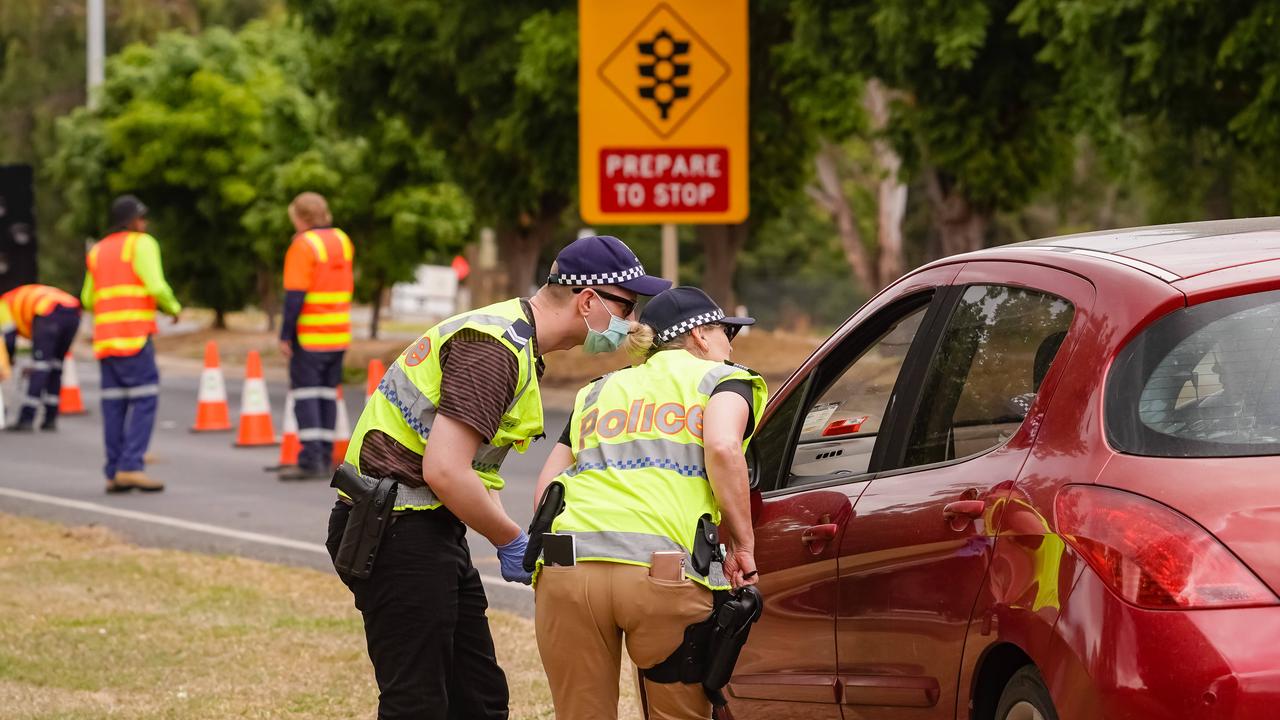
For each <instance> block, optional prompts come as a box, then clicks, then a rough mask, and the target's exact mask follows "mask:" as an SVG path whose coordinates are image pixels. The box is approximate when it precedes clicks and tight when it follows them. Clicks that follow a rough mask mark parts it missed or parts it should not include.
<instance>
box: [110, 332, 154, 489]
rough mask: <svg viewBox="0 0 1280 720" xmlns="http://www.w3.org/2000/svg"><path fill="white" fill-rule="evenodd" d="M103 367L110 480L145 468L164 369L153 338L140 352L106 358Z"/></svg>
mask: <svg viewBox="0 0 1280 720" xmlns="http://www.w3.org/2000/svg"><path fill="white" fill-rule="evenodd" d="M99 364H100V367H101V368H102V439H103V441H104V442H105V444H106V446H107V464H106V465H105V466H104V467H103V468H102V472H103V474H105V475H106V477H107V479H108V480H111V479H113V478H115V476H116V471H118V470H129V471H132V470H142V469H143V468H144V467H145V463H144V462H143V460H142V456H144V455H146V454H147V445H149V444H150V443H151V431H152V429H153V428H155V424H156V405H157V403H158V401H159V396H160V370H159V369H158V368H156V348H155V346H154V345H152V343H151V341H150V340H147V344H146V345H144V346H142V349H141V350H139V351H138V353H137V354H136V355H130V356H128V357H105V358H102V360H101V361H100V363H99Z"/></svg>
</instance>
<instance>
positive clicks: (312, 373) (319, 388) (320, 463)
mask: <svg viewBox="0 0 1280 720" xmlns="http://www.w3.org/2000/svg"><path fill="white" fill-rule="evenodd" d="M343 355H344V353H343V351H341V350H338V351H335V352H311V351H309V350H304V349H303V348H302V347H301V346H300V345H298V343H297V342H294V344H293V357H291V358H290V359H289V389H290V390H291V391H292V392H293V413H294V416H295V417H296V418H297V419H298V441H299V442H301V443H302V451H301V452H299V453H298V465H299V466H300V467H304V468H308V469H311V470H318V471H324V472H325V473H328V472H329V469H330V468H331V466H332V465H333V458H332V455H333V440H334V437H333V431H334V425H335V424H336V423H337V420H338V404H337V399H338V385H339V384H341V383H342V356H343Z"/></svg>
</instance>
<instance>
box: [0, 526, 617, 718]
mask: <svg viewBox="0 0 1280 720" xmlns="http://www.w3.org/2000/svg"><path fill="white" fill-rule="evenodd" d="M0 606H2V607H3V608H4V622H3V623H0V708H3V710H0V715H3V716H4V717H5V718H13V719H14V720H18V719H24V720H27V719H34V718H42V719H43V718H50V719H52V718H58V719H59V720H63V719H67V720H79V719H82V718H107V717H109V718H121V719H131V718H175V719H176V718H184V719H186V718H315V719H318V720H324V719H326V718H344V719H345V718H351V717H372V716H373V715H374V714H375V707H376V703H377V687H376V686H375V685H374V682H373V668H372V666H371V665H370V664H369V659H368V656H367V655H366V654H365V646H364V633H363V630H362V628H361V624H360V616H359V614H358V613H357V612H356V610H355V609H354V608H353V607H352V604H351V597H350V594H349V593H348V592H347V590H346V588H345V587H343V586H342V584H341V583H340V582H338V580H337V578H335V577H333V576H332V575H331V574H327V573H321V572H316V571H314V570H306V569H299V568H290V567H282V566H278V565H272V564H269V563H263V562H258V561H255V560H247V559H244V558H236V557H213V556H207V555H198V554H192V553H183V552H177V551H169V550H152V549H144V548H138V547H135V546H132V545H129V544H127V543H125V542H123V541H122V540H121V539H120V538H119V537H118V536H116V535H114V534H112V533H111V532H110V531H107V530H105V529H103V528H99V527H92V526H91V527H65V526H61V525H56V524H52V523H48V522H43V521H39V520H32V519H28V518H21V517H15V516H12V515H2V514H0ZM490 622H491V624H492V626H493V632H494V639H495V642H496V643H497V647H498V659H499V662H500V663H501V664H502V667H503V669H504V670H505V671H506V673H507V679H508V683H509V685H510V688H511V717H512V718H551V717H553V715H554V713H553V712H552V708H551V698H550V694H549V693H548V691H547V685H546V679H545V677H544V676H543V674H542V667H541V665H540V663H539V660H538V652H537V646H536V644H535V641H534V634H533V623H532V622H531V621H530V620H527V619H524V618H521V617H517V616H514V615H510V614H508V613H503V612H496V611H491V612H490ZM623 676H624V677H627V675H626V673H624V675H623ZM622 684H623V693H624V701H623V707H622V708H621V712H622V716H623V717H634V716H635V714H636V713H635V709H634V707H635V706H634V692H632V691H631V688H630V687H629V686H630V682H623V683H622Z"/></svg>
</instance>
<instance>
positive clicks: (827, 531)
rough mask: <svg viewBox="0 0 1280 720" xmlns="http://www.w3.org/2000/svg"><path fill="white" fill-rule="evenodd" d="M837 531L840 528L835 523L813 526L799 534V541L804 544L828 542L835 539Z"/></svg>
mask: <svg viewBox="0 0 1280 720" xmlns="http://www.w3.org/2000/svg"><path fill="white" fill-rule="evenodd" d="M839 530H840V526H839V525H836V524H835V523H823V524H821V525H814V526H812V527H809V528H807V529H805V531H804V532H803V533H801V534H800V540H802V541H803V542H805V543H816V542H828V541H831V540H834V539H835V538H836V533H837V532H839Z"/></svg>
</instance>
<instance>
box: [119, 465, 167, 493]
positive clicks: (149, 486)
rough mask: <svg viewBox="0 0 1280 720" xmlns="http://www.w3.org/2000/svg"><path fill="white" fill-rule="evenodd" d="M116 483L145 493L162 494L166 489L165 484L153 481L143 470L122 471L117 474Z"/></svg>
mask: <svg viewBox="0 0 1280 720" xmlns="http://www.w3.org/2000/svg"><path fill="white" fill-rule="evenodd" d="M115 482H116V485H119V486H121V487H123V488H126V489H129V488H137V489H138V490H141V491H143V492H160V491H161V490H163V489H164V483H162V482H160V481H159V480H152V479H151V478H149V477H147V474H146V473H144V472H142V471H141V470H120V471H119V472H117V473H116V479H115Z"/></svg>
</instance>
